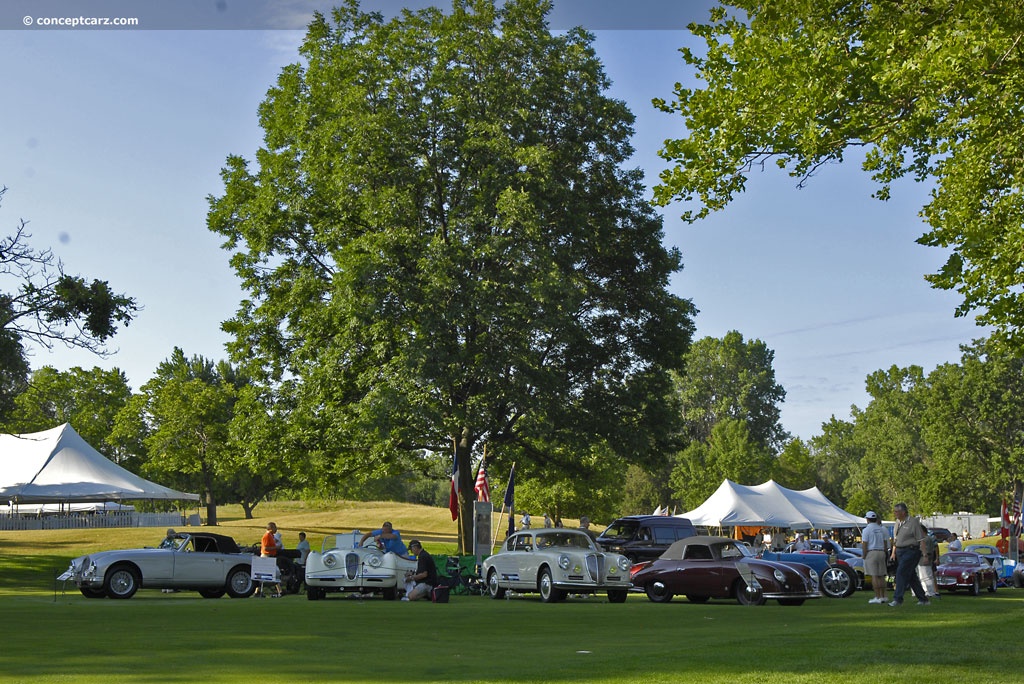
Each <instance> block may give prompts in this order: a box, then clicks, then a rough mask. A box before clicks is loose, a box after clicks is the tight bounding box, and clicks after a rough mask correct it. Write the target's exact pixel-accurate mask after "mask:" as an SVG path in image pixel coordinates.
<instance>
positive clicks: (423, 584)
mask: <svg viewBox="0 0 1024 684" xmlns="http://www.w3.org/2000/svg"><path fill="white" fill-rule="evenodd" d="M409 553H411V554H412V555H414V556H416V572H410V573H408V574H407V575H406V577H405V581H406V594H405V596H404V597H403V598H402V600H403V601H415V600H416V599H421V598H426V597H428V596H430V592H431V591H432V590H433V589H434V587H435V586H437V566H436V565H434V557H433V556H431V555H430V554H429V553H427V552H426V551H424V550H423V545H422V544H420V542H419V541H418V540H416V539H413V540H412V541H411V542H409Z"/></svg>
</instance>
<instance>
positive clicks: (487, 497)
mask: <svg viewBox="0 0 1024 684" xmlns="http://www.w3.org/2000/svg"><path fill="white" fill-rule="evenodd" d="M473 490H474V491H475V492H476V500H477V501H486V502H488V503H490V502H491V486H490V485H489V484H488V483H487V469H486V468H484V459H482V458H481V459H480V470H478V471H477V473H476V484H475V485H473Z"/></svg>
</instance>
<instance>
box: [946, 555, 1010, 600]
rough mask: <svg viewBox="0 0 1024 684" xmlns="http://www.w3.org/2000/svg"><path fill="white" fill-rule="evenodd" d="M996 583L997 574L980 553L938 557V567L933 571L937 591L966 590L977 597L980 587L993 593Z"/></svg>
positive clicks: (997, 580)
mask: <svg viewBox="0 0 1024 684" xmlns="http://www.w3.org/2000/svg"><path fill="white" fill-rule="evenodd" d="M998 583H999V576H998V573H996V570H995V568H993V567H992V565H991V564H989V562H988V561H987V560H985V558H984V557H983V556H982V555H981V554H980V553H971V552H967V551H953V552H950V553H944V554H942V555H941V556H939V566H938V567H937V568H936V569H935V584H936V586H938V588H939V589H945V590H946V591H949V592H954V591H956V590H957V589H967V590H968V591H970V593H971V594H972V595H974V596H977V595H978V594H980V593H981V588H982V587H985V588H986V589H988V590H989V591H990V592H993V591H995V590H996V585H997V584H998Z"/></svg>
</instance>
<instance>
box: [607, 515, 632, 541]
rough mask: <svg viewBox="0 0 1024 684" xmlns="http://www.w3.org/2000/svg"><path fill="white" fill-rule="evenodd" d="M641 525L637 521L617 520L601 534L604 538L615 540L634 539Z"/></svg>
mask: <svg viewBox="0 0 1024 684" xmlns="http://www.w3.org/2000/svg"><path fill="white" fill-rule="evenodd" d="M638 527H640V523H638V522H637V521H635V520H616V521H615V522H613V523H612V524H611V525H609V526H608V528H607V529H606V530H605V531H604V532H602V533H601V536H602V537H611V538H615V539H632V538H633V535H634V534H636V529H637V528H638Z"/></svg>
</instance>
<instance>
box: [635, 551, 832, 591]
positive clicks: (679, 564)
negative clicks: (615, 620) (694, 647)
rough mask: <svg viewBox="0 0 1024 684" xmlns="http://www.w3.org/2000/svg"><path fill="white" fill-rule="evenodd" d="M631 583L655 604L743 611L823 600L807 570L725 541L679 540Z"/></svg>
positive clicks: (814, 577) (814, 574) (813, 575)
mask: <svg viewBox="0 0 1024 684" xmlns="http://www.w3.org/2000/svg"><path fill="white" fill-rule="evenodd" d="M631 581H632V582H633V586H635V587H637V588H638V589H643V590H644V592H645V593H646V594H647V598H649V599H650V600H651V601H653V602H655V603H667V602H669V601H671V600H672V598H673V597H674V596H677V595H683V596H686V598H687V599H688V600H690V601H692V602H693V603H704V602H705V601H707V600H708V599H711V598H734V599H736V600H737V601H739V602H740V603H742V604H744V605H763V604H764V603H765V602H766V601H767V600H768V599H776V600H778V602H779V603H780V604H781V605H784V606H799V605H801V604H802V603H803V602H804V601H805V600H807V599H812V598H821V592H820V591H819V589H818V573H817V572H816V571H814V570H813V569H811V568H810V567H808V566H807V565H804V564H801V563H783V562H775V561H766V560H763V559H761V558H758V557H756V556H755V555H754V554H753V553H752V552H751V551H750V549H749V548H747V547H746V546H745V545H743V544H742V543H741V542H738V541H736V540H735V539H728V538H726V537H705V536H698V537H688V538H686V539H681V540H679V541H677V542H675V543H673V544H672V545H671V546H669V548H668V550H667V551H665V553H663V554H662V555H661V557H660V558H658V559H657V560H654V561H648V562H645V563H640V564H638V565H637V566H635V567H634V568H633V571H632V573H631Z"/></svg>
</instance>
